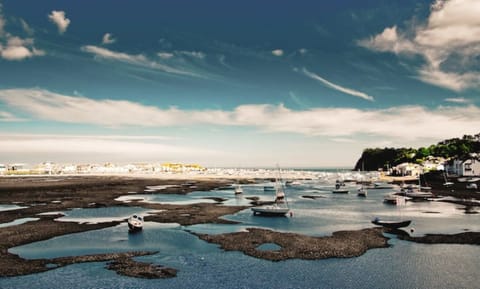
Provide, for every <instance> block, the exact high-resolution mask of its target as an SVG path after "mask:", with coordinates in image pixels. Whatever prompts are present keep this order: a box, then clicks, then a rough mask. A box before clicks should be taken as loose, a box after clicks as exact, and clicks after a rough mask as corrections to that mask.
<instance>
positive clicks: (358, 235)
mask: <svg viewBox="0 0 480 289" xmlns="http://www.w3.org/2000/svg"><path fill="white" fill-rule="evenodd" d="M196 235H197V236H198V237H199V238H200V239H202V240H205V241H207V242H209V243H214V244H219V245H220V247H221V248H222V249H224V250H226V251H241V252H243V253H244V254H246V255H249V256H252V257H255V258H260V259H265V260H270V261H281V260H286V259H306V260H317V259H325V258H350V257H357V256H360V255H362V254H364V253H365V252H366V251H367V250H369V249H373V248H385V247H388V243H387V241H388V238H387V237H385V236H383V234H382V229H381V228H370V229H363V230H358V231H338V232H334V233H333V234H332V236H328V237H311V236H306V235H300V234H295V233H282V232H275V231H271V230H266V229H258V228H249V229H247V231H246V232H236V233H228V234H219V235H205V234H196ZM264 244H275V245H276V246H278V247H279V248H278V250H261V249H259V246H262V245H264Z"/></svg>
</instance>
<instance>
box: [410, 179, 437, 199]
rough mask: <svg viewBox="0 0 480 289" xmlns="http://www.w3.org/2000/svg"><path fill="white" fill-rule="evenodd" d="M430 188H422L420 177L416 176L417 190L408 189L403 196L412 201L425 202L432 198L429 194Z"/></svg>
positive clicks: (430, 193)
mask: <svg viewBox="0 0 480 289" xmlns="http://www.w3.org/2000/svg"><path fill="white" fill-rule="evenodd" d="M431 189H432V188H431V187H428V186H426V187H422V181H421V175H419V176H418V190H413V189H409V190H407V191H406V192H405V196H407V197H409V198H412V200H426V199H428V198H431V197H433V194H432V192H430V190H431Z"/></svg>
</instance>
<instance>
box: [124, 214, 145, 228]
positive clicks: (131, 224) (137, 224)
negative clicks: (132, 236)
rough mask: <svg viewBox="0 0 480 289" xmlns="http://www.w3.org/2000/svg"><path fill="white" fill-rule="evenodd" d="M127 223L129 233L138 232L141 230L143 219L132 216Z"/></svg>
mask: <svg viewBox="0 0 480 289" xmlns="http://www.w3.org/2000/svg"><path fill="white" fill-rule="evenodd" d="M127 223H128V230H129V231H130V232H138V231H141V230H142V229H143V218H142V217H141V216H137V215H133V216H131V217H130V218H128V220H127Z"/></svg>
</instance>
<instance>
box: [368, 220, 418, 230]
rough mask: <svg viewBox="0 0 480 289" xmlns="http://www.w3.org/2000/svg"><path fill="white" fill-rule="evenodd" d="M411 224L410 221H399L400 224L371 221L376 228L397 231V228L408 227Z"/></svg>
mask: <svg viewBox="0 0 480 289" xmlns="http://www.w3.org/2000/svg"><path fill="white" fill-rule="evenodd" d="M411 222H412V221H411V220H407V221H400V222H396V221H381V220H373V221H372V224H375V225H377V226H382V227H385V228H389V229H399V228H404V227H408V226H409V225H410V223H411Z"/></svg>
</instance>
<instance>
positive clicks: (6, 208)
mask: <svg viewBox="0 0 480 289" xmlns="http://www.w3.org/2000/svg"><path fill="white" fill-rule="evenodd" d="M25 208H27V207H23V206H17V205H0V212H3V211H12V210H19V209H25Z"/></svg>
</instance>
